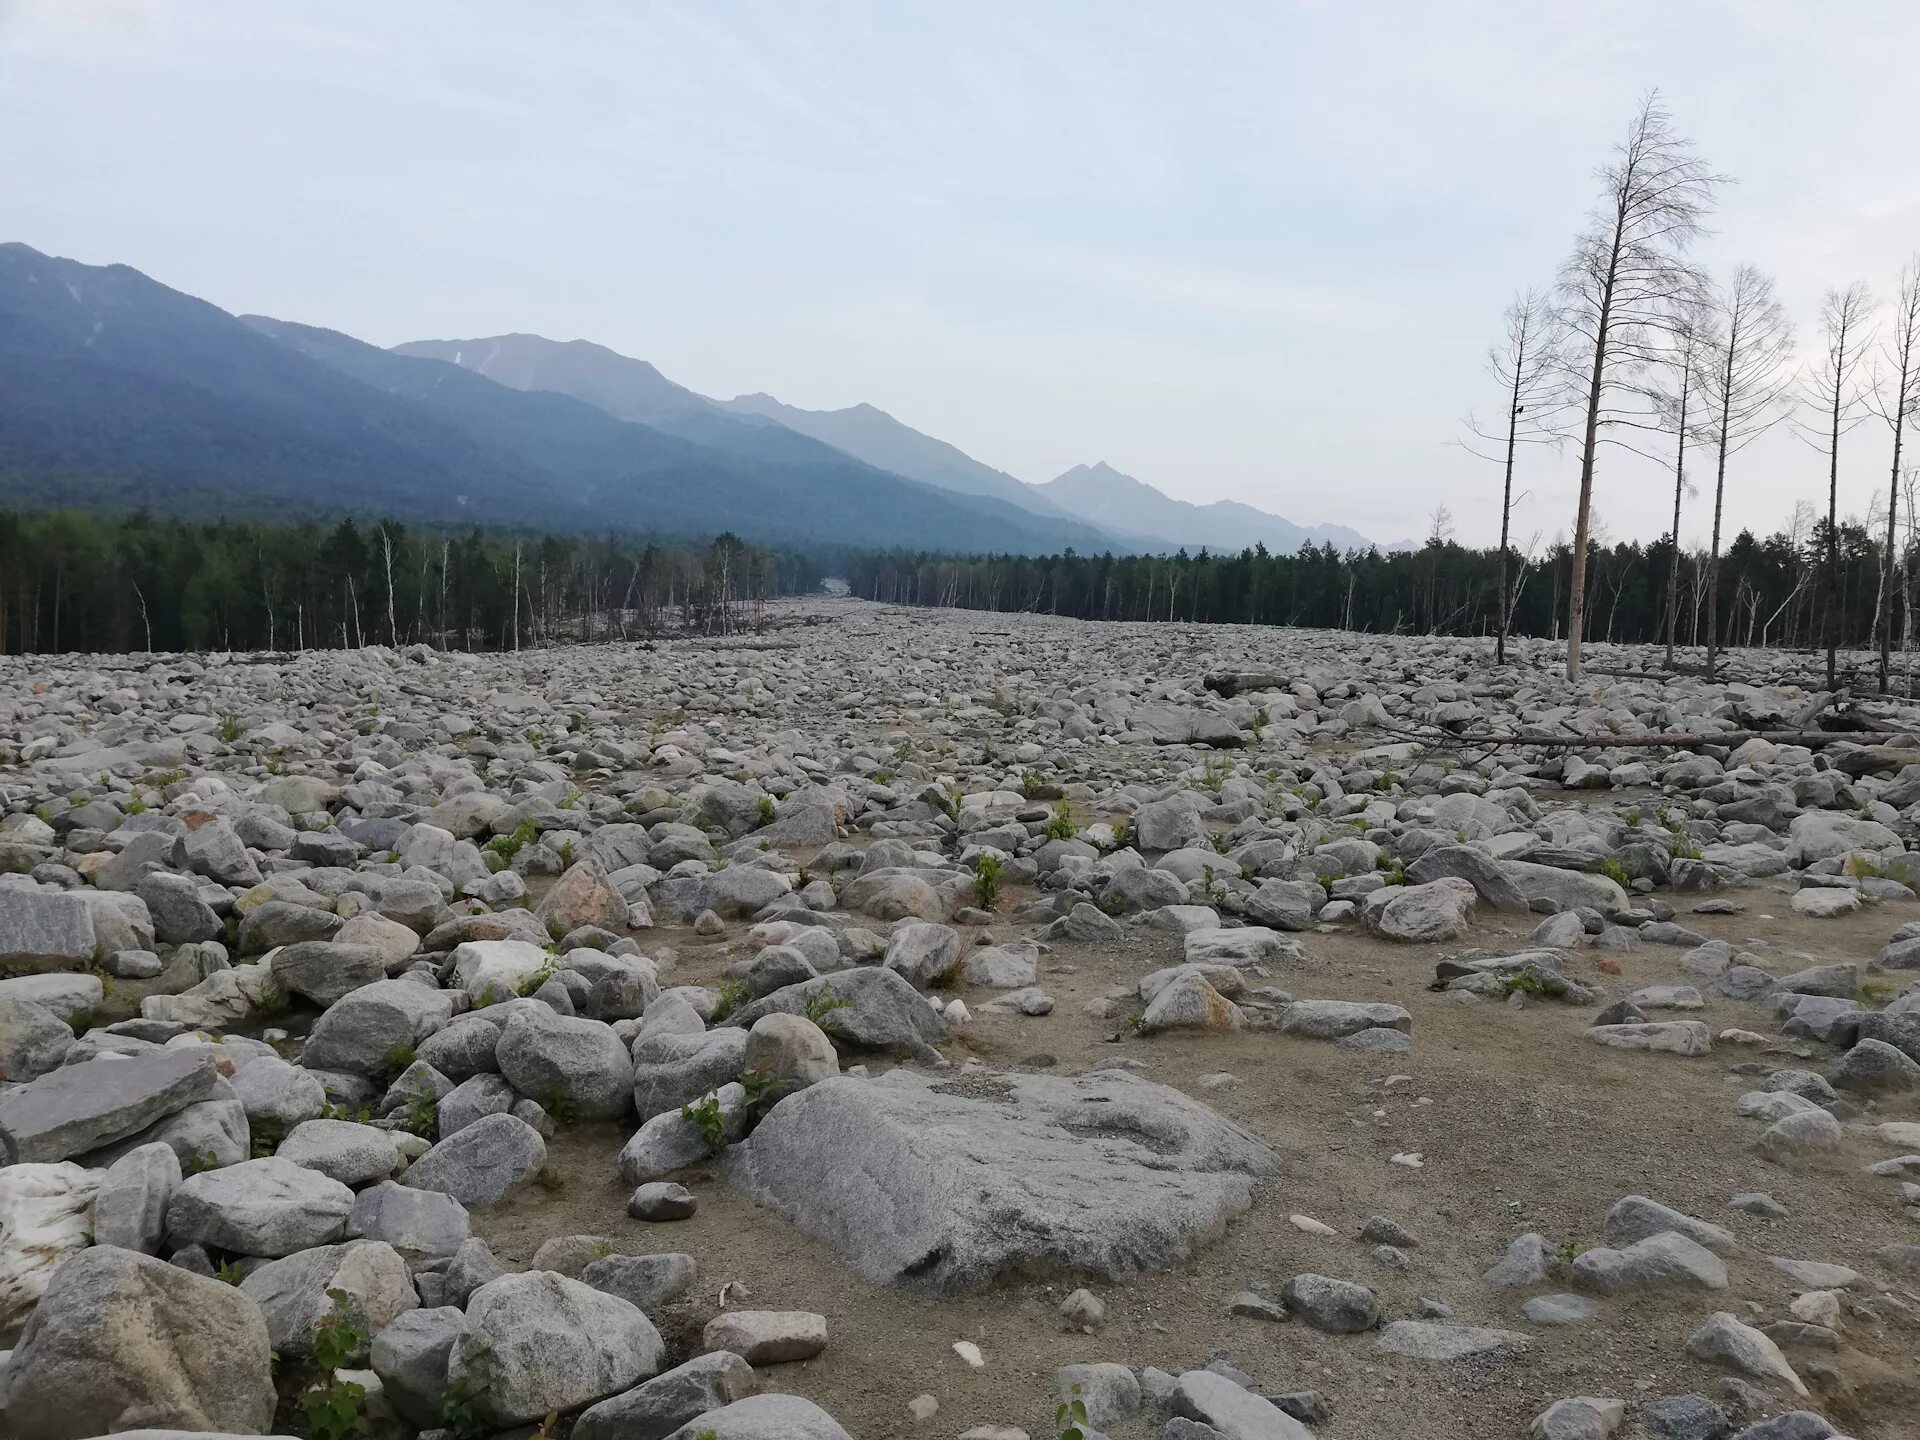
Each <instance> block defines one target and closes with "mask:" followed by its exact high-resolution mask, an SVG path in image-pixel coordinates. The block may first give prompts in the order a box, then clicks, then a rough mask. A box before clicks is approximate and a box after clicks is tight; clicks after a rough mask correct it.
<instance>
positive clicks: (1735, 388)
mask: <svg viewBox="0 0 1920 1440" xmlns="http://www.w3.org/2000/svg"><path fill="white" fill-rule="evenodd" d="M1707 304H1708V311H1709V323H1710V324H1711V326H1712V332H1713V355H1712V358H1711V361H1710V363H1709V364H1708V365H1707V366H1706V367H1705V368H1704V369H1703V370H1702V371H1701V375H1700V385H1701V391H1702V397H1701V398H1702V400H1703V402H1704V403H1703V405H1702V413H1701V418H1700V434H1701V439H1702V442H1703V443H1704V444H1707V445H1711V446H1712V447H1713V451H1714V472H1713V539H1712V542H1711V544H1710V546H1709V549H1708V560H1707V678H1708V679H1712V678H1713V675H1714V669H1715V666H1716V665H1717V664H1718V663H1719V655H1720V629H1719V613H1720V612H1719V605H1720V517H1721V514H1722V511H1723V508H1724V506H1725V504H1726V497H1727V461H1728V460H1729V459H1731V458H1732V457H1733V456H1735V455H1737V454H1739V453H1740V451H1742V450H1744V449H1745V448H1746V447H1747V446H1748V445H1750V444H1751V443H1752V442H1753V441H1754V440H1756V439H1758V438H1759V437H1760V436H1761V435H1763V434H1765V433H1766V432H1767V431H1768V430H1770V429H1772V428H1773V427H1774V426H1775V425H1777V424H1779V423H1780V421H1781V420H1783V419H1785V418H1786V415H1787V406H1786V401H1787V398H1788V396H1789V394H1790V393H1791V390H1792V385H1793V377H1792V372H1791V371H1790V370H1789V369H1788V368H1787V362H1788V360H1789V359H1790V358H1791V356H1792V354H1793V324H1792V322H1791V321H1790V320H1788V318H1787V312H1786V309H1785V307H1784V306H1782V305H1781V303H1780V301H1779V299H1778V297H1776V296H1775V294H1774V292H1773V281H1772V279H1771V278H1769V277H1768V276H1767V275H1766V274H1764V273H1763V272H1762V271H1760V270H1758V269H1756V268H1755V267H1754V266H1752V265H1741V266H1737V267H1736V268H1735V269H1734V271H1733V273H1732V275H1730V276H1729V277H1728V278H1727V281H1726V283H1725V284H1721V285H1715V286H1713V287H1712V288H1711V289H1710V290H1709V291H1708V298H1707Z"/></svg>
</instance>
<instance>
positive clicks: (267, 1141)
mask: <svg viewBox="0 0 1920 1440" xmlns="http://www.w3.org/2000/svg"><path fill="white" fill-rule="evenodd" d="M249 1129H250V1130H251V1132H252V1134H251V1144H250V1147H249V1148H250V1150H251V1152H252V1155H253V1158H254V1159H256V1160H265V1159H267V1158H269V1157H270V1156H271V1155H272V1154H273V1152H274V1151H276V1150H278V1149H279V1148H280V1142H281V1141H282V1140H284V1139H286V1138H287V1127H286V1126H285V1125H284V1124H282V1123H281V1122H280V1121H278V1120H268V1119H264V1118H262V1119H259V1120H255V1121H254V1122H253V1123H252V1125H251V1126H250V1127H249Z"/></svg>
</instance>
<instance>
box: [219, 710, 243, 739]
mask: <svg viewBox="0 0 1920 1440" xmlns="http://www.w3.org/2000/svg"><path fill="white" fill-rule="evenodd" d="M239 738H240V717H239V716H238V715H236V714H234V713H233V711H231V710H229V711H227V713H226V714H224V715H222V716H221V717H220V739H221V742H222V743H223V744H227V745H231V744H233V742H234V741H236V740H238V739H239Z"/></svg>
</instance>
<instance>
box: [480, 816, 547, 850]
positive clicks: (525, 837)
mask: <svg viewBox="0 0 1920 1440" xmlns="http://www.w3.org/2000/svg"><path fill="white" fill-rule="evenodd" d="M539 838H540V827H539V826H538V825H535V824H534V823H533V819H532V817H531V816H529V817H528V818H527V819H525V820H522V821H521V822H520V823H519V824H518V825H516V826H514V828H513V831H512V833H510V834H507V835H496V836H494V837H493V838H492V839H491V840H489V841H487V843H486V844H485V845H483V846H481V847H480V848H481V849H483V850H491V851H492V852H493V853H494V854H495V855H498V856H499V857H500V858H501V859H502V860H511V859H513V857H514V856H516V855H518V854H519V853H520V852H521V851H522V850H524V849H526V848H527V846H529V845H531V844H533V842H534V841H536V840H538V839H539Z"/></svg>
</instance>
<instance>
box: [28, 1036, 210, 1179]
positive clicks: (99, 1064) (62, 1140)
mask: <svg viewBox="0 0 1920 1440" xmlns="http://www.w3.org/2000/svg"><path fill="white" fill-rule="evenodd" d="M218 1075H219V1072H218V1071H217V1070H216V1069H215V1068H214V1054H213V1051H212V1050H211V1049H207V1048H195V1049H191V1050H164V1051H153V1052H150V1053H147V1054H144V1055H132V1056H111V1057H106V1058H102V1059H99V1060H87V1061H84V1062H82V1063H81V1064H78V1065H64V1066H62V1067H61V1068H60V1069H58V1070H52V1071H49V1072H48V1073H47V1074H45V1075H42V1076H41V1077H40V1078H39V1079H38V1080H34V1081H32V1082H30V1083H29V1084H26V1085H21V1086H19V1087H18V1088H16V1089H12V1090H7V1091H4V1092H0V1158H4V1159H5V1160H6V1161H7V1162H8V1163H10V1164H22V1163H25V1162H28V1161H34V1160H65V1159H67V1158H68V1157H69V1156H73V1155H83V1154H85V1153H86V1152H87V1151H89V1150H95V1149H98V1148H99V1147H101V1146H103V1145H111V1144H112V1143H113V1142H114V1141H116V1140H124V1139H126V1138H127V1137H128V1136H129V1135H137V1134H139V1133H140V1132H141V1131H142V1130H144V1129H146V1128H147V1127H148V1126H149V1125H151V1124H153V1123H154V1122H155V1121H156V1120H161V1119H164V1118H165V1117H166V1116H168V1115H171V1114H173V1113H174V1112H176V1111H178V1110H184V1109H185V1108H186V1107H187V1106H189V1105H191V1104H193V1103H195V1102H196V1101H199V1100H204V1099H206V1098H207V1097H208V1096H209V1095H211V1094H212V1093H213V1089H214V1082H215V1080H216V1079H217V1078H218Z"/></svg>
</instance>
